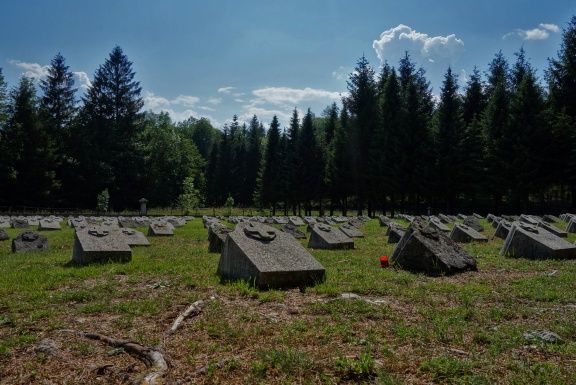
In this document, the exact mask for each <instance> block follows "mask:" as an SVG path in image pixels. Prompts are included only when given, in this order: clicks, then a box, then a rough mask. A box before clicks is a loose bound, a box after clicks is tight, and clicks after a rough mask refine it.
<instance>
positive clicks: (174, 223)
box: [166, 217, 186, 227]
mask: <svg viewBox="0 0 576 385" xmlns="http://www.w3.org/2000/svg"><path fill="white" fill-rule="evenodd" d="M166 221H167V222H168V223H170V224H172V226H174V227H183V226H185V225H186V221H185V220H184V218H176V217H167V218H166Z"/></svg>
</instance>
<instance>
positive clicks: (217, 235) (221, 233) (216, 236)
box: [208, 222, 234, 253]
mask: <svg viewBox="0 0 576 385" xmlns="http://www.w3.org/2000/svg"><path fill="white" fill-rule="evenodd" d="M232 231H234V230H232V229H231V228H228V227H226V226H225V225H223V224H221V223H217V222H214V223H212V224H211V225H210V226H209V227H208V252H209V253H220V252H222V247H223V246H224V242H225V241H226V238H227V237H228V233H231V232H232Z"/></svg>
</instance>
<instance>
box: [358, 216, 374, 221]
mask: <svg viewBox="0 0 576 385" xmlns="http://www.w3.org/2000/svg"><path fill="white" fill-rule="evenodd" d="M358 218H360V220H361V221H362V222H370V221H371V220H372V218H370V217H369V216H368V215H360V216H359V217H358Z"/></svg>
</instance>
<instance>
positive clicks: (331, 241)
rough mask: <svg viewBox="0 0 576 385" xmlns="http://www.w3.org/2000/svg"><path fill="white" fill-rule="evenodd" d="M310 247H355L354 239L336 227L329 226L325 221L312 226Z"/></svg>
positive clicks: (331, 248)
mask: <svg viewBox="0 0 576 385" xmlns="http://www.w3.org/2000/svg"><path fill="white" fill-rule="evenodd" d="M308 248H310V249H328V250H334V249H353V248H354V241H353V240H352V239H351V238H350V237H348V236H347V235H346V234H344V233H343V232H342V231H341V230H340V229H337V228H336V227H332V226H328V225H325V224H323V223H320V224H317V225H315V226H311V228H310V241H308Z"/></svg>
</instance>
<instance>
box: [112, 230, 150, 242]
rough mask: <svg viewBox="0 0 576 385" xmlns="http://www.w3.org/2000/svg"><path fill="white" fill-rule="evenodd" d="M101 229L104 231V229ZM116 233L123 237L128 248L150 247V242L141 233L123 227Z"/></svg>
mask: <svg viewBox="0 0 576 385" xmlns="http://www.w3.org/2000/svg"><path fill="white" fill-rule="evenodd" d="M102 228H103V229H105V227H102ZM118 231H119V232H120V233H121V234H122V235H123V236H124V239H125V240H126V243H127V244H128V246H150V241H149V240H148V238H146V236H145V235H144V233H142V232H141V231H138V230H134V229H131V228H128V227H123V228H122V229H120V230H118Z"/></svg>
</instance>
